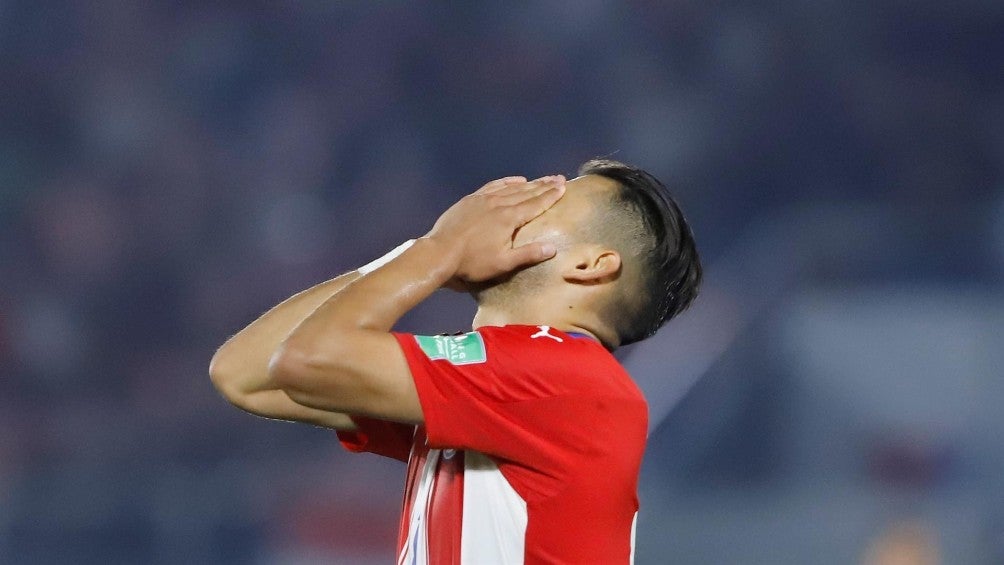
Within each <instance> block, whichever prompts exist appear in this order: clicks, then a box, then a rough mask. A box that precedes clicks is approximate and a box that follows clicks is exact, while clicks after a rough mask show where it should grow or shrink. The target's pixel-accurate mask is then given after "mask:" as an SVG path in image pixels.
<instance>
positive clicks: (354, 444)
mask: <svg viewBox="0 0 1004 565" xmlns="http://www.w3.org/2000/svg"><path fill="white" fill-rule="evenodd" d="M352 421H353V422H355V424H356V429H355V430H352V431H346V430H338V431H337V434H338V441H339V442H341V444H342V447H344V448H345V449H347V450H349V451H351V452H353V453H363V452H366V453H375V454H377V455H383V456H384V457H390V458H392V459H397V460H398V461H404V462H407V461H408V455H409V454H410V453H411V444H412V440H413V438H414V436H415V426H412V425H408V424H400V423H397V422H387V421H384V420H377V419H374V418H367V417H365V416H352Z"/></svg>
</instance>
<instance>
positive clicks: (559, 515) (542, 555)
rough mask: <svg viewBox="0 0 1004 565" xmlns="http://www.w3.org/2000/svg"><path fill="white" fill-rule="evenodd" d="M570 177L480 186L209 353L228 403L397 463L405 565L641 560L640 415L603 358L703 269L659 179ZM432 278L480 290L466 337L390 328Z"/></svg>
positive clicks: (689, 293)
mask: <svg viewBox="0 0 1004 565" xmlns="http://www.w3.org/2000/svg"><path fill="white" fill-rule="evenodd" d="M579 173H580V176H579V177H578V178H575V179H573V180H570V181H567V182H566V180H565V178H564V177H562V176H560V175H558V176H550V177H544V178H540V179H537V180H534V181H531V182H527V180H526V179H525V178H523V177H508V178H504V179H499V180H496V181H492V182H490V183H488V184H486V185H485V186H483V187H481V189H479V190H478V191H477V192H475V193H473V194H471V195H468V196H466V197H464V198H463V199H461V200H460V201H459V202H458V203H456V204H455V205H453V206H452V207H451V208H450V209H449V210H447V211H446V212H445V213H444V214H443V215H442V216H441V217H440V218H439V220H438V221H437V222H436V224H435V225H434V226H433V228H432V230H431V231H429V233H428V234H426V235H425V236H424V237H421V238H418V239H417V240H414V241H413V242H409V243H407V244H405V245H402V246H401V247H399V248H398V249H396V250H395V251H393V252H391V253H390V254H388V255H387V256H385V257H384V258H382V259H380V260H378V261H375V262H373V263H371V264H369V265H367V266H365V267H362V268H360V269H359V270H358V271H355V272H351V273H348V274H345V275H342V276H340V277H338V278H336V279H333V280H330V281H328V282H325V283H322V284H319V285H317V286H315V287H313V288H311V289H309V290H306V291H304V292H302V293H300V294H297V295H295V296H293V297H292V298H289V299H288V300H286V301H285V302H283V303H281V304H279V305H278V306H276V307H275V308H273V309H272V310H270V311H269V312H267V313H265V314H264V315H263V316H262V317H261V318H259V319H258V320H256V321H255V322H253V323H252V324H251V325H249V326H248V327H247V328H245V329H244V330H243V331H241V332H240V333H238V334H237V335H235V336H234V337H233V338H231V339H230V340H229V341H227V342H226V343H225V344H224V345H223V347H221V348H220V350H219V352H217V354H216V355H215V356H214V357H213V360H212V363H211V365H210V375H211V378H212V380H213V383H214V384H215V385H216V387H217V388H218V389H219V390H220V392H221V393H222V394H223V395H224V396H225V397H226V398H227V399H228V400H230V401H231V402H232V403H233V404H235V405H237V406H238V407H240V408H242V409H244V410H246V411H248V412H251V413H253V414H258V415H261V416H266V417H269V418H279V419H285V420H294V421H300V422H308V423H312V424H317V425H320V426H326V427H329V428H334V429H335V430H338V437H339V438H340V440H341V442H342V444H343V445H344V446H345V447H346V448H347V449H349V450H350V451H356V452H361V451H366V452H372V453H376V454H379V455H384V456H387V457H393V458H395V459H399V460H401V461H405V462H407V464H408V469H407V483H406V486H405V494H404V508H403V514H402V517H401V525H400V530H399V536H398V544H397V545H398V547H397V551H398V556H399V557H398V563H400V564H432V565H440V564H449V563H464V564H475V565H489V564H510V563H513V564H514V563H599V564H604V565H611V564H623V563H629V562H631V561H632V560H633V553H634V531H635V522H636V518H637V511H638V499H637V483H638V472H639V468H640V465H641V458H642V453H643V451H644V447H645V439H646V430H647V419H648V414H647V406H646V403H645V400H644V398H643V397H642V394H641V392H640V391H639V390H638V388H637V387H636V386H635V384H634V383H633V382H632V380H631V378H630V377H629V376H628V374H627V373H626V372H625V370H624V369H623V368H622V367H621V366H620V364H619V363H618V362H617V360H616V359H615V358H614V357H613V356H612V355H611V351H612V350H614V349H615V348H616V347H618V346H621V345H625V344H628V343H632V342H635V341H639V340H641V339H644V338H646V337H648V336H651V335H652V334H654V333H655V332H656V330H658V329H659V327H660V326H661V325H662V324H663V323H664V322H666V321H667V320H669V319H670V318H672V317H673V316H675V315H676V314H678V313H680V312H681V311H683V310H684V309H685V308H686V307H687V306H688V305H689V304H690V303H691V301H692V300H693V299H694V297H695V296H696V294H697V289H698V286H699V284H700V279H701V266H700V261H699V259H698V255H697V250H696V248H695V245H694V238H693V235H692V233H691V230H690V227H689V226H688V224H687V222H686V220H685V219H684V217H683V214H682V213H681V212H680V209H679V207H678V206H677V204H676V203H675V202H674V201H673V200H672V198H670V196H669V195H668V194H667V193H666V191H665V188H664V187H663V186H662V185H661V184H660V183H659V181H657V180H656V179H655V178H654V177H652V176H651V175H649V174H648V173H646V172H644V171H642V170H640V169H637V168H634V167H630V166H627V165H624V164H622V163H618V162H615V161H607V160H597V161H590V162H587V163H586V164H584V165H583V166H582V168H581V169H580V171H579ZM443 287H447V288H452V289H455V290H464V291H467V292H470V293H471V294H472V295H473V296H474V298H475V299H476V301H477V304H478V310H477V314H476V315H475V317H474V323H473V329H474V331H472V332H469V333H463V334H458V335H439V336H419V335H410V334H404V333H395V332H393V331H392V328H393V326H394V324H395V323H396V322H397V321H398V319H400V318H401V316H403V315H404V314H405V313H406V312H408V311H409V310H410V309H412V308H414V307H415V306H416V305H417V304H418V303H420V302H421V301H422V300H424V299H425V298H426V297H428V296H429V295H430V294H431V293H433V292H434V291H436V290H437V289H439V288H443Z"/></svg>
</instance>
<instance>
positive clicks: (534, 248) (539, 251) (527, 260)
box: [505, 241, 557, 270]
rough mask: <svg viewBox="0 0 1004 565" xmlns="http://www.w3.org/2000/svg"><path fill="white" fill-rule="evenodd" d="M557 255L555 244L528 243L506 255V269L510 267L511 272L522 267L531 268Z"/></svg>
mask: <svg viewBox="0 0 1004 565" xmlns="http://www.w3.org/2000/svg"><path fill="white" fill-rule="evenodd" d="M555 253H557V249H556V248H555V247H554V244H553V243H547V242H543V241H535V242H533V243H527V244H526V245H521V246H519V247H517V248H515V249H513V250H512V251H510V252H509V253H507V254H506V257H505V260H506V262H507V263H508V264H507V265H506V267H508V269H509V270H515V269H518V268H520V267H529V266H530V265H536V264H537V263H541V262H543V261H547V260H548V259H550V258H551V257H554V255H555Z"/></svg>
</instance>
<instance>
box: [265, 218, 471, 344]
mask: <svg viewBox="0 0 1004 565" xmlns="http://www.w3.org/2000/svg"><path fill="white" fill-rule="evenodd" d="M454 265H455V261H454V259H453V258H452V257H451V256H450V255H449V253H448V252H447V250H444V249H442V247H441V246H440V245H439V244H438V243H437V242H435V241H433V240H431V239H428V238H422V239H419V240H417V241H416V242H415V244H414V245H413V246H412V247H411V248H410V249H408V250H407V251H405V252H404V253H403V254H401V255H400V256H399V257H397V258H395V259H394V260H393V261H390V262H389V263H387V264H386V265H384V266H383V267H382V268H380V269H378V270H376V271H374V272H372V273H370V274H368V275H367V276H366V277H364V278H362V279H359V280H358V281H356V282H355V283H354V284H351V285H349V286H347V287H345V288H344V289H343V290H342V291H341V292H338V293H337V294H334V295H332V296H331V297H330V298H328V299H327V300H326V301H324V303H323V304H321V305H320V306H318V307H317V308H316V309H315V310H314V311H313V312H312V313H311V314H310V315H309V316H307V317H306V319H304V320H303V322H302V323H300V324H299V325H298V326H297V327H296V328H295V329H294V330H293V331H292V332H291V333H290V334H289V336H288V338H287V339H286V341H285V343H284V347H287V348H296V349H301V350H304V351H311V350H318V349H324V348H326V347H328V346H331V345H333V344H334V343H333V342H338V341H339V339H338V338H339V337H344V335H345V334H346V333H347V332H348V333H351V332H355V331H374V332H389V331H390V330H391V328H393V327H394V324H396V323H397V321H398V320H399V319H401V317H402V316H404V314H405V313H407V312H408V311H409V310H411V309H412V308H414V307H415V306H417V305H418V304H419V303H420V302H422V301H423V300H425V299H426V298H428V297H429V295H431V294H432V293H433V292H435V291H436V290H437V289H439V288H441V287H443V286H444V285H445V284H446V283H447V282H448V281H449V280H450V279H451V278H452V277H453V274H454V272H455V269H456V268H455V266H454Z"/></svg>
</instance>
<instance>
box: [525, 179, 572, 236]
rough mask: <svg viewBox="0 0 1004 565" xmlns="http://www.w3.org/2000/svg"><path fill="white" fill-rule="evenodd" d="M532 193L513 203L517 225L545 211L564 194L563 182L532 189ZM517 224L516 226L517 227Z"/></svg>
mask: <svg viewBox="0 0 1004 565" xmlns="http://www.w3.org/2000/svg"><path fill="white" fill-rule="evenodd" d="M533 193H534V194H532V195H530V196H529V197H528V198H526V199H524V200H522V201H520V202H517V203H515V204H514V205H513V208H514V209H515V213H516V221H517V222H518V226H522V225H523V224H526V223H527V222H529V221H531V220H533V219H534V218H536V217H537V216H539V215H541V214H543V213H544V212H546V211H547V210H548V209H549V208H550V207H551V206H554V204H555V203H556V202H558V201H559V200H561V197H562V196H564V195H565V184H564V183H561V184H552V185H548V186H545V187H541V188H539V189H534V190H533ZM518 226H517V227H518Z"/></svg>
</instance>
